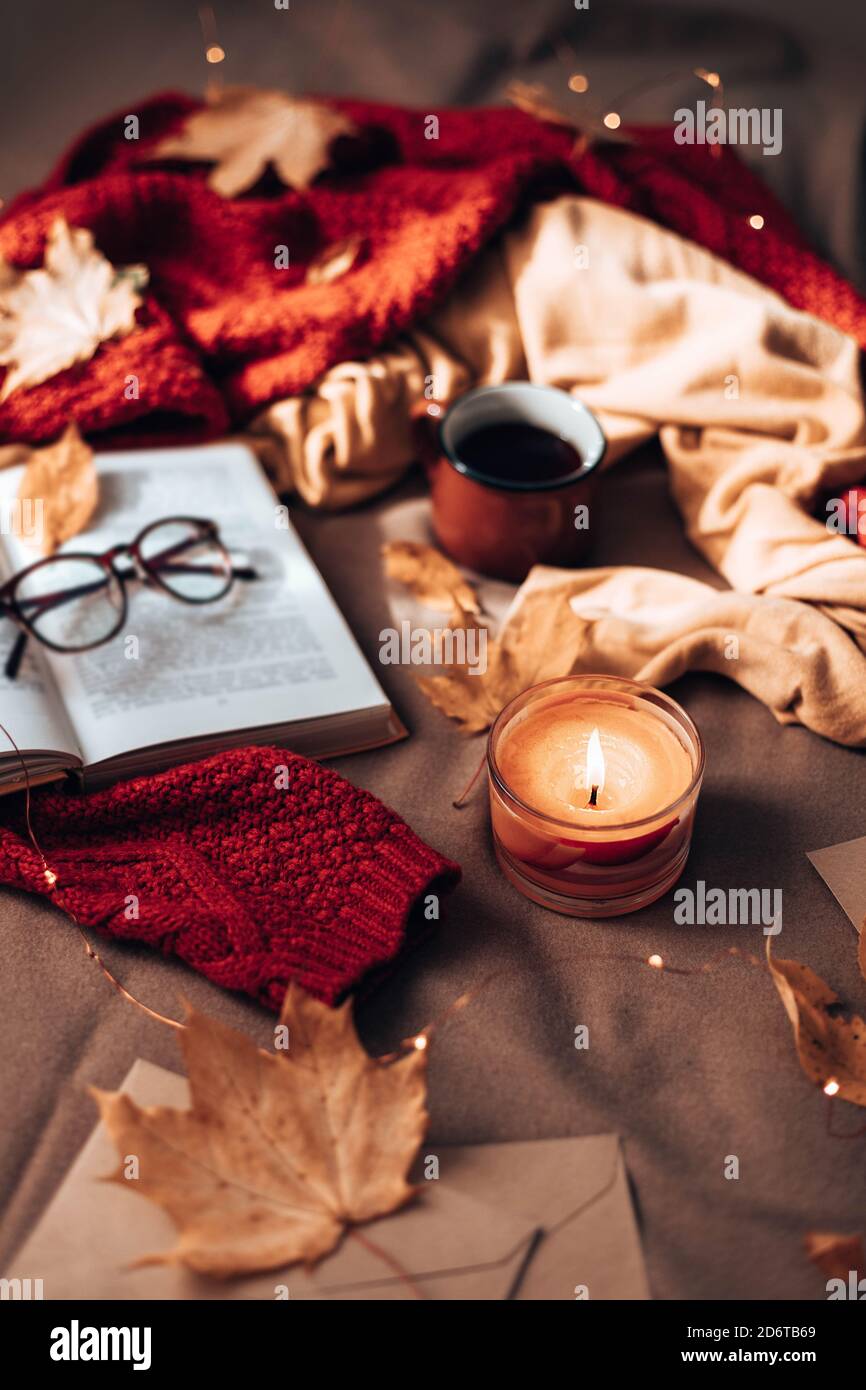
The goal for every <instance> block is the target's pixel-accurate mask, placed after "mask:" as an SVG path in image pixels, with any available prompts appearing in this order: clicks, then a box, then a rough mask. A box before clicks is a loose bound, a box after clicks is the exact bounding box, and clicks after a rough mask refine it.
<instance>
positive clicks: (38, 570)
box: [0, 516, 258, 680]
mask: <svg viewBox="0 0 866 1390" xmlns="http://www.w3.org/2000/svg"><path fill="white" fill-rule="evenodd" d="M257 577H258V576H257V575H256V572H255V570H254V569H252V568H251V567H250V566H249V565H246V564H244V565H237V564H234V563H233V562H232V557H231V555H230V554H229V552H228V550H227V549H226V547H225V545H224V544H223V542H222V540H221V539H220V533H219V529H218V527H217V526H216V524H215V523H214V522H213V521H204V520H202V519H201V518H199V517H192V516H173V517H166V518H165V519H164V520H162V521H152V522H151V523H150V525H149V526H145V528H144V530H143V531H139V533H138V535H137V536H136V538H135V540H134V541H130V543H129V544H128V545H115V546H112V548H111V549H110V550H106V551H104V552H103V553H102V554H101V555H95V554H90V553H89V552H86V551H64V553H63V554H60V555H50V556H48V557H46V559H44V560H37V561H36V563H35V564H32V565H28V567H27V568H26V569H23V570H21V571H20V572H19V573H18V574H15V575H13V576H12V578H11V579H9V580H7V582H6V583H5V584H3V585H2V587H0V617H7V618H11V619H12V621H13V622H14V623H17V624H18V627H19V628H20V629H21V631H20V633H19V635H18V638H17V639H16V641H15V644H14V646H13V647H12V650H11V651H10V653H9V656H8V658H7V661H6V666H5V668H4V669H5V673H6V677H7V679H8V680H14V679H15V677H16V675H17V674H18V669H19V667H20V665H21V660H22V657H23V656H24V650H25V648H26V645H27V639H28V637H35V638H36V639H37V641H39V642H41V643H42V644H43V646H45V647H50V648H51V650H52V651H54V652H84V651H89V650H90V649H91V648H92V647H99V646H101V645H102V644H103V643H104V642H110V641H111V639H112V637H115V636H116V635H117V633H118V632H119V631H120V629H121V628H122V627H123V624H124V622H125V621H126V613H127V608H128V600H127V592H126V586H127V584H129V583H130V582H139V583H142V584H148V585H152V586H153V587H154V588H156V589H159V590H161V591H162V593H164V594H167V595H168V596H169V597H170V598H173V599H178V600H179V601H180V602H181V603H193V604H201V603H215V602H216V601H217V600H218V599H221V598H224V597H225V595H226V594H227V593H228V591H229V589H230V588H231V587H232V585H233V584H234V581H235V580H236V579H256V578H257Z"/></svg>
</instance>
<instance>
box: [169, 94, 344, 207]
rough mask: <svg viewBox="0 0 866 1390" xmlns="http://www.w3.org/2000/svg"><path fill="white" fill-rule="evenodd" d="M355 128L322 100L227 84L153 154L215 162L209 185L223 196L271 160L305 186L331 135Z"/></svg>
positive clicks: (325, 158) (239, 189) (322, 165)
mask: <svg viewBox="0 0 866 1390" xmlns="http://www.w3.org/2000/svg"><path fill="white" fill-rule="evenodd" d="M355 131H356V127H355V126H354V125H353V123H352V122H351V121H350V120H349V118H348V116H344V115H343V114H342V112H340V111H336V110H334V108H333V107H332V106H326V105H325V103H324V102H321V101H309V100H306V99H302V98H297V97H290V96H287V95H286V93H285V92H273V91H264V90H259V89H258V88H256V87H226V88H224V89H222V90H216V91H212V92H210V93H208V104H207V105H206V106H203V107H202V108H201V110H199V111H194V112H193V113H192V115H191V116H188V117H187V118H186V120H185V121H184V123H183V125H182V126H181V128H180V130H179V131H177V132H176V133H175V134H174V135H169V136H166V138H165V139H164V140H161V141H160V142H159V144H158V145H157V146H156V147H155V149H154V150H153V153H152V155H151V158H153V159H188V160H202V161H208V162H210V163H212V164H214V166H215V167H214V169H213V170H212V171H211V173H210V175H209V177H208V186H209V187H210V188H212V189H213V190H214V192H215V193H219V195H220V196H221V197H223V198H233V197H234V196H235V194H237V193H243V192H245V191H246V190H247V189H248V188H252V186H253V184H255V183H257V182H258V180H259V179H260V178H261V176H262V174H263V173H264V172H265V169H266V168H267V166H268V165H269V164H272V165H273V167H274V168H275V169H276V171H277V173H278V174H279V176H280V178H281V179H282V181H283V183H285V184H287V185H288V187H290V188H299V189H304V188H309V186H310V184H311V183H312V182H313V179H314V178H315V177H316V175H317V174H320V173H321V172H322V170H323V169H327V168H328V166H329V164H330V149H331V145H332V143H333V142H334V140H336V138H337V137H338V136H339V135H353V134H355Z"/></svg>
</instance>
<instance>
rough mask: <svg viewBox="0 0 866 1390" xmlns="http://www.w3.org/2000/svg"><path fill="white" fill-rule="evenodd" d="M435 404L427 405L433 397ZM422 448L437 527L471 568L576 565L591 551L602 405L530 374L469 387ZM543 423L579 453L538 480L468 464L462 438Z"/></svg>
mask: <svg viewBox="0 0 866 1390" xmlns="http://www.w3.org/2000/svg"><path fill="white" fill-rule="evenodd" d="M425 410H426V407H425ZM431 423H432V422H431V421H430V416H429V413H428V414H427V425H426V428H425V435H426V439H424V440H423V442H422V448H421V453H422V457H423V461H424V463H425V466H426V468H427V472H428V475H429V479H430V492H431V497H432V502H433V530H434V532H435V534H436V538H437V540H438V541H439V544H440V545H441V546H442V548H443V549H444V550H446V551H447V552H448V554H449V555H451V556H452V558H453V559H455V560H457V561H458V562H459V563H460V564H462V565H466V566H467V567H468V568H469V569H473V570H477V571H478V572H479V573H481V574H487V575H491V576H492V577H493V578H496V579H508V580H511V581H513V582H515V583H517V582H519V581H520V580H522V579H524V578H525V577H526V575H527V573H528V572H529V570H530V569H531V568H532V566H533V565H536V564H547V565H576V564H579V563H580V561H581V560H582V559H583V557H584V555H585V554H586V551H587V548H588V543H589V529H588V527H587V526H586V524H585V521H586V515H587V513H586V512H585V510H584V509H585V508H588V507H589V506H590V505H591V502H592V498H593V495H594V492H595V483H596V478H597V475H598V469H599V465H600V464H601V461H602V459H603V458H604V453H605V448H606V440H605V437H604V434H603V432H602V428H601V426H600V425H599V423H598V420H597V419H596V418H595V416H594V415H593V413H592V411H591V410H589V409H588V408H587V406H585V405H584V404H583V402H582V401H579V400H577V399H576V398H575V397H574V396H569V395H568V394H567V393H566V392H565V391H559V390H557V389H556V388H555V387H552V386H536V385H534V384H532V383H531V382H526V381H511V382H505V383H504V384H503V385H501V386H482V387H478V388H476V389H475V390H472V391H467V392H466V394H465V395H463V396H461V397H460V398H459V400H457V401H455V402H454V404H453V405H452V406H450V408H449V409H448V410H446V412H445V414H444V415H443V416H442V417H441V420H440V422H439V428H438V431H436V430H435V427H434V429H433V430H431V429H430V424H431ZM511 424H520V425H534V426H535V427H536V428H538V429H542V430H545V431H547V432H548V433H549V434H552V435H554V436H555V437H557V438H559V439H561V440H564V441H566V442H567V443H568V444H570V445H571V446H572V448H573V449H574V450H575V451H576V453H577V455H578V458H579V463H578V466H577V467H575V469H574V470H573V471H572V472H570V473H566V474H565V475H563V476H559V477H555V478H551V479H547V480H540V481H539V480H538V479H533V478H517V479H515V478H514V477H513V476H512V477H509V476H507V474H508V472H509V471H511V472H512V473H513V470H504V473H505V476H499V477H497V475H496V466H495V462H494V464H493V466H492V467H490V469H489V471H481V470H480V469H479V468H478V467H477V466H472V465H470V464H468V463H467V462H466V461H465V460H464V459H462V458H461V455H460V445H461V442H463V441H465V440H466V439H468V437H469V436H470V435H472V434H474V433H475V432H476V431H478V430H481V429H484V428H486V427H488V426H491V425H511Z"/></svg>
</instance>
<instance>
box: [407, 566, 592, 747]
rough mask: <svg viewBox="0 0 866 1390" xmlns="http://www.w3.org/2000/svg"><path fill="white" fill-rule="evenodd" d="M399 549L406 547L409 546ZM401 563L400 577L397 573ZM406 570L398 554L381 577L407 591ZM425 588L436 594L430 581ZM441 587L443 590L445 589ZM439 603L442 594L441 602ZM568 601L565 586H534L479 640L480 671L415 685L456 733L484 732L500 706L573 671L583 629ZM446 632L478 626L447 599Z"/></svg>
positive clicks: (454, 672) (455, 671)
mask: <svg viewBox="0 0 866 1390" xmlns="http://www.w3.org/2000/svg"><path fill="white" fill-rule="evenodd" d="M401 544H402V545H403V546H408V544H409V543H408V542H402V543H401ZM417 548H418V549H421V550H425V551H430V552H431V554H432V555H433V556H434V557H438V560H439V561H441V562H442V564H444V565H448V566H451V562H450V561H449V560H446V559H445V557H444V556H440V555H439V553H438V551H435V550H433V549H432V547H429V546H426V547H417ZM389 550H393V547H385V551H386V552H387V551H389ZM404 563H405V571H406V572H405V574H404V573H403V572H401V569H402V567H403V566H404ZM412 564H413V562H412V559H411V556H410V557H409V558H408V560H406V561H404V557H403V556H402V555H401V554H400V553H399V552H398V554H397V556H396V558H395V559H394V560H393V561H392V560H391V559H390V558H388V556H387V554H386V570H387V572H388V573H389V574H390V575H391V576H392V577H393V578H398V579H402V580H403V582H404V583H409V584H410V587H411V586H412V575H413V573H414V571H413V568H412ZM451 568H452V569H453V566H451ZM455 573H456V571H455ZM551 573H553V572H551ZM432 574H433V576H434V579H435V578H436V577H437V576H438V571H437V570H436V569H435V568H433V569H432ZM407 575H408V577H407ZM427 587H428V589H429V590H434V593H435V592H436V591H435V586H434V583H433V582H432V581H431V583H430V584H429V585H428V586H427ZM442 587H443V589H444V588H445V585H444V584H443V586H442ZM444 597H445V594H444V593H443V594H442V598H443V601H444ZM570 597H571V589H570V584H569V583H568V582H565V583H551V584H539V585H538V587H536V588H531V587H529V586H524V588H523V589H522V590H521V591H520V593H519V594H518V597H517V599H516V600H515V603H514V605H513V606H512V608H511V609H510V611H509V614H508V617H507V618H506V620H505V623H504V625H503V627H502V630H501V632H500V634H499V637H498V638H497V639H493V638H491V637H489V636H488V637H487V638H486V639H485V640H486V643H487V665H486V670H484V671H483V672H481V671H479V670H478V669H477V668H476V669H474V670H473V669H471V668H468V667H466V666H459V665H451V666H448V667H447V668H446V669H443V672H442V674H441V675H436V676H421V677H418V684H419V686H420V687H421V689H422V690H423V691H424V694H425V695H426V696H427V698H428V699H429V700H430V702H431V704H433V705H435V706H436V708H437V709H438V710H441V712H442V713H443V714H445V715H447V716H448V718H449V719H453V720H455V721H456V723H457V724H458V726H459V728H460V731H461V733H464V734H478V733H482V732H483V731H484V730H485V729H488V728H489V727H490V725H491V724H492V723H493V721H494V720H495V719H496V716H497V715H498V714H499V711H500V710H501V709H502V707H503V705H506V704H507V703H508V701H509V700H512V699H513V698H514V696H515V695H519V694H520V692H521V690H526V689H528V687H529V686H531V685H537V684H538V683H539V682H540V681H545V680H552V679H553V678H554V677H556V676H567V675H569V674H571V672H572V671H575V670H577V669H579V665H580V660H581V656H582V654H583V651H584V648H585V645H586V631H587V626H588V623H587V620H586V619H584V618H581V617H579V615H578V614H576V613H575V612H574V610H573V608H572V607H571V603H570ZM473 598H474V593H473ZM451 626H452V628H457V629H459V628H461V627H463V628H466V629H469V628H471V627H476V628H480V627H481V626H482V625H481V624H480V623H479V622H478V621H477V620H476V617H475V615H474V614H473V613H471V612H467V611H466V609H465V607H464V606H463V605H462V604H461V603H460V600H459V598H458V597H456V596H453V595H452V607H451Z"/></svg>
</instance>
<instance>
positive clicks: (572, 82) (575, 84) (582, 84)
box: [568, 72, 589, 92]
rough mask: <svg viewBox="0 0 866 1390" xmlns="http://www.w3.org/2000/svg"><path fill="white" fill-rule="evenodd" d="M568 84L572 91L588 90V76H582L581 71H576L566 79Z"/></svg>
mask: <svg viewBox="0 0 866 1390" xmlns="http://www.w3.org/2000/svg"><path fill="white" fill-rule="evenodd" d="M568 85H569V87H570V88H571V90H572V91H573V92H588V91H589V78H588V77H584V75H583V73H582V72H576V73H574V74H573V76H571V77H570V78H569V79H568Z"/></svg>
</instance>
